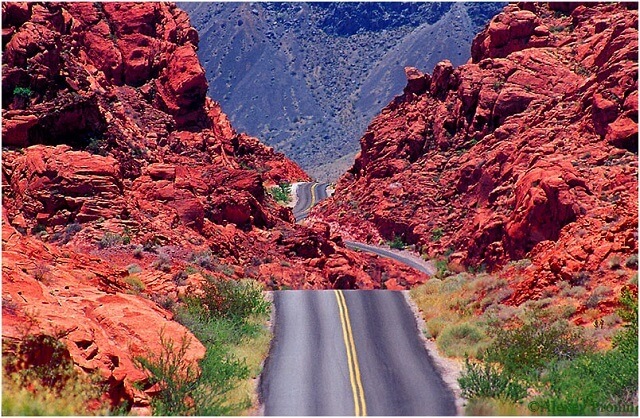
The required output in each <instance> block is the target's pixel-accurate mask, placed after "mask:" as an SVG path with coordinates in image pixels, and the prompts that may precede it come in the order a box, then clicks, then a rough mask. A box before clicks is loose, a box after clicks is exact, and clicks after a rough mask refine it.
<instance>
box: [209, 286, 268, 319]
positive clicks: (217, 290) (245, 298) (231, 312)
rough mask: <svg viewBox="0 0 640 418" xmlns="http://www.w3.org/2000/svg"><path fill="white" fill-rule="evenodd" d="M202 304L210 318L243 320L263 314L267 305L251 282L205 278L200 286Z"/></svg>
mask: <svg viewBox="0 0 640 418" xmlns="http://www.w3.org/2000/svg"><path fill="white" fill-rule="evenodd" d="M202 291H203V294H204V296H203V297H202V299H201V300H202V304H203V305H204V306H205V307H206V309H207V311H208V312H209V314H210V315H212V316H218V317H227V318H231V319H237V320H243V319H245V318H248V317H249V316H251V315H260V314H265V313H267V312H268V310H269V303H268V302H266V301H265V300H264V299H263V297H262V289H261V288H260V287H259V285H258V284H257V283H256V282H253V281H236V280H223V279H217V278H214V277H211V276H207V277H206V281H205V282H204V283H203V285H202Z"/></svg>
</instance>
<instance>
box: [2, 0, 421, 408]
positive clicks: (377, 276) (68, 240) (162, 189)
mask: <svg viewBox="0 0 640 418" xmlns="http://www.w3.org/2000/svg"><path fill="white" fill-rule="evenodd" d="M2 42H3V55H2V95H3V97H2V139H3V154H2V186H3V195H2V206H3V213H2V243H3V248H2V250H3V251H2V260H3V262H2V269H3V283H2V284H3V286H2V313H3V327H2V336H3V340H5V341H9V340H12V339H17V338H22V337H24V336H25V334H26V333H29V334H38V333H44V334H49V335H55V336H59V337H60V338H61V339H62V341H63V342H64V343H65V344H66V345H67V348H68V351H69V356H70V357H71V358H72V359H73V361H74V363H75V364H76V365H77V366H78V368H79V369H81V370H84V371H87V372H91V371H99V372H100V375H101V376H102V377H103V378H104V381H105V382H106V383H108V385H109V388H110V389H109V395H110V397H111V400H112V402H113V404H114V405H115V404H118V403H119V402H120V401H122V400H126V401H128V404H129V406H133V408H136V409H139V410H140V411H142V412H148V409H146V408H147V407H148V405H149V396H148V392H145V391H143V390H141V389H140V388H141V387H145V388H146V389H150V388H148V387H147V386H145V385H144V384H140V385H139V384H137V383H136V382H138V383H140V382H141V381H142V382H144V381H145V378H146V377H145V375H144V374H143V373H142V372H141V371H140V370H138V369H136V368H135V367H134V364H133V361H132V358H133V356H136V355H140V354H145V353H147V351H148V350H151V351H152V352H158V351H159V350H160V340H159V335H160V332H161V331H162V332H164V335H165V337H166V338H169V339H173V340H174V341H179V340H180V339H181V337H182V336H184V335H190V333H189V331H187V330H186V328H184V327H183V326H182V325H180V324H178V323H176V322H173V321H172V313H171V311H170V310H168V309H166V307H169V306H171V305H173V304H175V303H179V301H180V297H181V296H182V295H184V294H192V293H193V292H195V291H197V288H198V286H199V284H200V283H201V282H202V280H204V279H203V277H204V276H205V275H209V276H213V277H218V278H222V279H228V278H233V279H241V278H252V279H255V280H257V281H260V282H262V283H264V284H265V286H266V287H267V288H271V289H278V288H284V287H292V288H331V287H336V288H355V287H360V288H401V287H405V286H407V285H411V284H413V283H415V282H416V281H421V280H423V279H424V278H423V276H421V275H418V274H417V273H415V272H412V271H409V269H403V268H400V267H398V266H396V265H394V264H392V263H391V262H387V261H380V260H377V259H376V258H374V257H368V256H365V255H362V254H357V253H354V252H352V251H350V250H347V249H346V248H345V247H344V246H343V245H342V242H341V240H340V238H339V237H334V236H331V235H330V234H329V230H328V228H326V226H317V227H316V228H315V229H314V230H311V229H307V228H304V227H301V226H298V225H295V223H294V219H293V216H292V213H291V211H290V209H288V208H284V207H282V206H279V205H278V204H277V203H276V202H275V200H273V199H272V198H271V196H270V195H269V194H268V193H266V189H265V186H268V185H272V184H274V183H278V182H280V181H287V182H292V181H297V180H305V179H308V176H307V175H306V174H305V173H304V171H302V170H301V169H300V168H299V167H298V166H297V165H296V164H294V163H292V162H291V161H289V160H287V159H286V158H285V157H284V156H283V155H282V154H279V153H276V152H274V151H273V149H272V148H269V147H266V146H264V145H262V144H261V143H260V142H259V141H258V140H257V139H255V138H252V137H249V136H247V135H245V134H239V133H237V132H236V131H235V130H234V129H233V128H232V126H231V125H230V123H229V120H228V118H227V116H226V115H225V114H223V113H222V111H221V109H220V106H219V104H218V103H216V102H214V101H213V100H211V99H209V98H208V97H207V88H208V85H207V81H206V77H205V72H204V69H203V67H202V66H201V65H200V62H199V60H198V57H197V55H196V49H197V47H198V34H197V32H196V30H195V29H193V28H192V27H191V25H190V22H189V18H188V16H187V14H186V13H185V12H184V11H181V10H179V9H178V8H176V7H175V6H174V5H171V4H165V3H162V4H161V3H44V4H38V3H16V2H13V3H9V2H6V3H3V4H2ZM203 352H204V347H203V346H202V345H200V344H196V343H192V344H191V346H190V351H189V353H188V357H189V358H192V359H197V358H200V357H202V355H203ZM45 360H46V359H45ZM140 408H142V409H140Z"/></svg>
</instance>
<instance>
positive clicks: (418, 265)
mask: <svg viewBox="0 0 640 418" xmlns="http://www.w3.org/2000/svg"><path fill="white" fill-rule="evenodd" d="M344 245H345V246H346V247H347V248H351V249H352V250H353V249H356V250H360V251H367V252H370V253H374V254H378V255H379V256H382V257H387V258H393V259H394V260H396V261H399V262H401V263H403V264H406V265H407V266H409V267H413V268H414V269H416V270H418V271H421V272H423V273H426V274H428V275H430V276H433V275H434V274H435V273H436V268H435V267H434V266H433V265H432V264H431V263H430V262H425V261H423V260H422V259H420V258H419V257H417V256H412V255H409V254H399V253H397V252H394V251H391V250H386V249H384V248H380V247H374V246H373V245H368V244H363V243H361V242H355V241H345V242H344Z"/></svg>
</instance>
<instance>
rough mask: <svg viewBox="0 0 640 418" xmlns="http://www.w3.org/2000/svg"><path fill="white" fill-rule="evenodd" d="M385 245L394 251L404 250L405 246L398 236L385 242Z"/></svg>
mask: <svg viewBox="0 0 640 418" xmlns="http://www.w3.org/2000/svg"><path fill="white" fill-rule="evenodd" d="M387 245H388V246H389V248H393V249H395V250H404V249H405V247H406V246H407V244H405V242H404V241H403V240H402V237H401V236H400V235H394V236H393V239H392V240H391V241H387Z"/></svg>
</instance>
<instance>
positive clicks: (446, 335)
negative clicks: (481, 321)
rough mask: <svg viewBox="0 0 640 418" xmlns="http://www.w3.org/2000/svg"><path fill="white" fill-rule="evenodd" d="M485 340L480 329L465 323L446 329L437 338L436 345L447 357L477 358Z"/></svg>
mask: <svg viewBox="0 0 640 418" xmlns="http://www.w3.org/2000/svg"><path fill="white" fill-rule="evenodd" d="M485 339H486V336H485V334H484V332H483V331H482V330H481V329H480V328H478V327H476V326H475V325H473V324H470V323H467V322H464V323H461V324H455V325H449V326H447V327H445V328H444V329H443V330H442V331H441V332H440V335H438V338H436V344H437V346H438V348H439V349H440V350H441V351H442V352H443V353H444V354H445V355H446V356H450V357H454V356H455V357H464V356H474V357H475V356H476V355H477V354H478V351H479V349H480V348H481V346H482V342H483V341H484V340H485Z"/></svg>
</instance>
